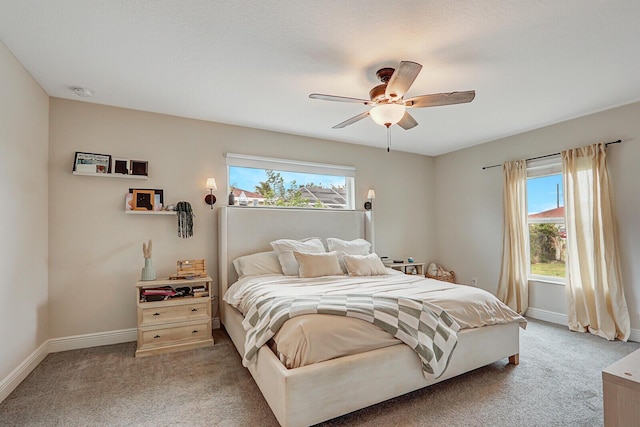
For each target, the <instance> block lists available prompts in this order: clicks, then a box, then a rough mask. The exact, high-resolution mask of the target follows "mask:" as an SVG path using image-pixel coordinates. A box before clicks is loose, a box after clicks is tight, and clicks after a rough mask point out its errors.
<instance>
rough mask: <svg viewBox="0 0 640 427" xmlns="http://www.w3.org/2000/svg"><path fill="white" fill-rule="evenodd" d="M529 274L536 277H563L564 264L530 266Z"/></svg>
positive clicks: (553, 263) (551, 263) (552, 263)
mask: <svg viewBox="0 0 640 427" xmlns="http://www.w3.org/2000/svg"><path fill="white" fill-rule="evenodd" d="M531 274H536V275H538V276H550V277H561V278H564V277H565V272H564V262H549V263H542V262H541V263H537V264H531Z"/></svg>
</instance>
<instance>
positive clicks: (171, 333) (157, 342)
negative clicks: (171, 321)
mask: <svg viewBox="0 0 640 427" xmlns="http://www.w3.org/2000/svg"><path fill="white" fill-rule="evenodd" d="M139 334H140V335H141V336H139V339H140V340H139V341H138V344H139V347H141V348H142V349H144V348H147V347H154V346H165V345H171V344H180V343H185V342H189V341H203V340H207V339H211V322H210V321H206V322H202V323H194V324H191V325H183V326H174V327H171V328H155V329H150V330H140V331H139Z"/></svg>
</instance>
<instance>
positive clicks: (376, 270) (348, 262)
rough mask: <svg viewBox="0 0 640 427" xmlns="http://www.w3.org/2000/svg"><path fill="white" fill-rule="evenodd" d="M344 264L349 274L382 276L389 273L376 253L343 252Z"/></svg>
mask: <svg viewBox="0 0 640 427" xmlns="http://www.w3.org/2000/svg"><path fill="white" fill-rule="evenodd" d="M343 259H344V264H345V266H346V267H347V272H348V273H349V276H382V275H385V274H389V272H387V269H386V268H385V266H384V264H382V261H381V260H380V258H379V257H378V255H376V254H369V255H349V254H346V253H345V254H343Z"/></svg>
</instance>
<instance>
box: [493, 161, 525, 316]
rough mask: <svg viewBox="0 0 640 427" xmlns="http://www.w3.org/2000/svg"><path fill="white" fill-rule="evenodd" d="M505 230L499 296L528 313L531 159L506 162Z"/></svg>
mask: <svg viewBox="0 0 640 427" xmlns="http://www.w3.org/2000/svg"><path fill="white" fill-rule="evenodd" d="M502 172H503V183H504V185H503V190H502V191H503V193H502V204H503V210H504V232H503V237H502V267H501V269H500V282H499V283H498V295H497V296H498V299H500V300H501V301H502V302H504V303H505V304H507V305H508V306H509V307H511V308H512V309H513V310H515V311H517V312H518V313H520V314H524V312H525V311H527V308H528V307H529V283H528V281H527V279H528V274H527V250H528V249H527V248H528V247H529V245H528V242H527V236H528V233H527V230H528V228H527V162H526V161H525V160H518V161H515V162H505V163H504V164H503V165H502Z"/></svg>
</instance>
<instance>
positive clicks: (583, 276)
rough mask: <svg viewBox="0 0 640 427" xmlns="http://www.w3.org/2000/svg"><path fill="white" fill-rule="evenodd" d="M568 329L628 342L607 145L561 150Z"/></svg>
mask: <svg viewBox="0 0 640 427" xmlns="http://www.w3.org/2000/svg"><path fill="white" fill-rule="evenodd" d="M562 176H563V183H564V194H565V196H564V198H565V222H566V227H567V286H566V293H567V302H568V315H569V329H571V330H573V331H579V332H586V331H589V332H591V333H592V334H595V335H598V336H601V337H603V338H606V339H608V340H613V339H615V338H618V339H621V340H624V341H626V340H627V339H628V338H629V333H630V328H631V327H630V324H629V311H628V309H627V303H626V300H625V297H624V290H623V287H622V279H621V275H620V264H619V260H618V251H617V241H616V239H617V235H616V230H615V226H614V222H613V214H612V207H611V198H610V195H609V177H608V174H607V165H606V146H605V144H604V143H600V144H594V145H591V146H588V147H582V148H575V149H572V150H567V151H563V152H562Z"/></svg>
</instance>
